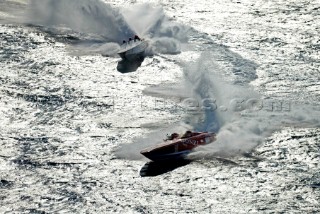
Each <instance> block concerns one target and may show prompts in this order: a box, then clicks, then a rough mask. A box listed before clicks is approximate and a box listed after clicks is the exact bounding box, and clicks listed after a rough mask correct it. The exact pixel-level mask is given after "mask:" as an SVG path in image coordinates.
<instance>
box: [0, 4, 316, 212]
mask: <svg viewBox="0 0 320 214" xmlns="http://www.w3.org/2000/svg"><path fill="white" fill-rule="evenodd" d="M92 2H94V1H92ZM108 2H109V4H110V6H111V7H113V8H121V10H123V8H127V9H128V8H131V7H132V6H134V5H136V4H138V3H147V2H148V1H131V2H128V1H121V0H118V1H115V0H113V1H108ZM155 4H157V5H160V6H161V7H162V8H163V11H164V13H165V14H166V16H167V17H169V20H171V21H172V22H176V23H181V24H183V25H185V26H188V27H190V29H191V30H190V35H189V39H188V42H186V41H181V44H180V43H179V45H180V46H181V53H178V54H177V53H168V52H166V53H164V52H161V51H159V49H157V50H158V52H157V53H154V54H152V55H150V56H147V57H146V58H145V59H144V61H143V62H142V64H141V66H140V67H138V69H137V70H136V72H130V73H121V72H118V71H117V64H118V62H119V61H120V58H118V57H117V56H114V55H110V56H109V54H107V55H104V54H101V53H100V52H99V53H98V52H94V53H93V52H90V54H88V52H86V54H75V53H74V52H73V51H72V50H73V49H76V48H77V46H76V45H74V44H76V43H77V41H82V40H83V41H84V40H85V41H87V38H85V39H84V38H83V37H84V36H83V34H81V32H77V33H75V32H72V33H70V32H69V31H68V32H67V33H66V32H63V33H61V32H60V33H59V34H57V33H55V34H53V33H52V31H49V30H48V29H47V28H45V27H44V26H34V25H26V24H13V23H11V24H10V21H5V20H11V19H10V17H12V16H13V15H12V14H13V13H14V12H16V11H19V10H20V9H21V8H25V7H26V6H25V1H1V0H0V17H1V20H2V21H1V23H2V24H1V25H0V47H1V48H0V67H1V76H0V83H1V84H0V113H1V123H0V129H1V131H0V148H1V149H0V190H1V191H0V213H113V212H115V213H196V212H197V213H319V212H320V204H319V201H320V166H319V161H320V150H319V148H320V135H319V118H320V117H319V116H320V114H319V111H320V109H319V101H320V86H319V82H320V74H319V68H320V54H319V50H320V34H319V32H320V26H319V23H320V3H319V1H313V2H309V1H304V0H299V1H293V0H292V1H278V0H272V1H271V0H270V1H266V2H265V1H249V0H243V1H233V0H227V1H221V0H218V1H214V2H208V1H196V2H195V1H189V0H184V1H180V0H175V1H169V0H168V1H167V0H165V1H157V3H155ZM8 22H9V24H8ZM170 23H171V22H170ZM158 33H159V32H158ZM160 33H162V34H164V32H160ZM95 39H96V38H95ZM161 41H162V40H159V41H158V43H157V44H162V45H163V44H167V43H161ZM174 41H176V40H174ZM77 44H78V43H77ZM98 44H99V43H98ZM168 44H175V45H176V43H174V42H173V43H168ZM157 47H158V46H157ZM168 50H169V49H166V51H168ZM170 50H171V49H170ZM174 50H176V47H175V49H174ZM209 52H210V53H209ZM205 53H208V54H205ZM201 56H202V57H207V58H208V57H209V58H210V59H212V60H214V62H215V64H212V65H209V68H210V69H212V70H215V69H216V66H217V67H219V72H218V73H219V75H221V77H222V79H223V81H226V82H228V83H230V84H231V83H232V84H234V85H236V86H237V87H238V85H241V86H243V85H245V86H248V87H250V88H251V90H253V91H254V92H255V93H258V94H259V96H260V99H263V100H277V102H283V103H285V104H286V105H287V104H288V103H289V104H290V105H289V104H288V106H289V107H288V106H285V107H283V108H280V109H279V106H278V107H277V108H278V109H276V110H275V109H273V108H271V110H270V109H269V110H268V111H266V112H267V113H265V114H263V115H262V113H260V112H259V113H257V115H258V116H259V118H261V119H257V121H258V122H259V123H257V124H258V125H257V126H260V125H261V124H263V125H264V126H266V127H267V128H269V129H268V130H272V133H270V134H266V133H267V132H263V131H261V134H260V132H259V133H255V134H257V135H259V136H261V137H262V139H263V140H262V141H261V140H260V141H257V142H259V143H256V144H254V147H253V149H248V150H245V149H243V150H241V152H234V151H233V152H232V154H229V155H226V154H225V153H223V152H222V153H221V151H219V152H212V151H210V149H208V150H209V152H208V151H206V153H205V154H203V155H197V157H196V158H193V159H192V161H191V160H190V161H186V162H182V163H168V164H164V165H161V164H159V165H158V164H154V163H151V164H150V163H147V162H148V160H146V159H143V158H140V159H139V158H138V159H137V158H136V156H135V153H139V150H138V149H134V147H135V145H137V142H136V141H135V139H137V138H138V139H139V138H141V137H143V136H145V135H146V134H149V133H152V132H155V131H157V130H158V129H160V128H166V127H171V126H174V124H179V123H180V122H181V121H183V122H186V121H189V120H190V117H192V118H193V117H196V116H190V112H189V111H185V109H183V108H175V107H176V105H177V102H178V101H177V99H178V98H177V97H175V96H171V95H172V91H171V93H170V94H168V93H167V97H166V96H161V98H159V96H157V97H154V96H152V95H150V93H145V92H144V90H145V89H149V88H150V87H151V88H152V87H159V85H160V86H161V85H166V84H168V83H170V84H171V85H175V84H178V83H179V82H181V81H182V80H184V78H186V76H187V75H186V74H188V73H187V71H186V69H187V68H188V64H187V63H193V62H197V61H198V62H199V57H200V59H201ZM209 61H210V60H209ZM201 62H205V63H203V64H206V63H207V62H208V59H206V60H204V61H200V64H202V63H201ZM209 64H210V63H209ZM199 72H200V71H199ZM209 83H210V82H209ZM200 85H201V84H200ZM203 85H204V84H203ZM222 85H223V84H222ZM218 86H220V85H218ZM218 86H215V87H218ZM219 90H220V91H221V94H222V95H223V94H228V93H229V92H227V90H228V88H223V87H220V88H219ZM162 95H163V94H162ZM169 95H170V96H169ZM172 97H173V98H172ZM180 98H181V97H180ZM159 103H161V104H159ZM298 106H299V107H301V106H304V107H303V108H302V109H307V110H302V111H299V114H298V113H297V114H296V113H295V111H296V110H297V109H298ZM227 107H228V106H227ZM297 112H298V111H297ZM284 115H286V117H285V116H284ZM262 116H263V117H262ZM252 117H255V115H251V114H250V115H246V116H245V117H244V118H245V119H241V120H239V121H249V120H250V121H251V119H250V118H252ZM279 118H280V119H279ZM282 118H284V119H283V120H282ZM234 120H235V119H234V118H233V119H232V120H229V121H228V122H227V124H225V125H228V123H229V122H230V123H233V122H234ZM272 121H277V123H276V125H274V127H271V128H272V129H271V128H270V127H268V124H269V126H270V124H271V126H272V124H274V123H272ZM239 127H241V126H239ZM221 129H222V130H223V127H221ZM240 129H241V128H240ZM230 130H231V131H230V132H231V133H232V131H234V130H232V129H230ZM246 130H247V129H246V128H245V126H244V127H243V134H244V135H245V134H246ZM240 133H242V132H240ZM218 136H219V135H218ZM241 139H242V138H241ZM241 139H238V138H236V139H235V140H234V141H232V142H228V149H229V147H230V145H231V147H232V148H237V149H238V148H240V149H241V148H242V147H243V146H245V145H247V144H250V142H245V143H244V144H240V140H241ZM244 139H246V138H244ZM149 140H150V141H153V139H152V138H150V139H149ZM156 140H158V139H156ZM238 140H239V141H238ZM151 144H152V142H151ZM237 144H238V145H240V146H237ZM123 145H133V147H130V146H128V147H123V148H124V149H126V148H127V150H131V151H122V152H125V153H126V152H127V153H129V154H130V155H132V157H131V156H130V155H129V156H126V158H119V156H118V155H116V153H115V150H117V148H119V146H120V147H121V146H123ZM250 145H251V144H250ZM130 148H131V149H130ZM210 148H211V147H210ZM222 148H224V147H222ZM226 149H227V147H226ZM227 153H228V152H227ZM200 154H201V152H200ZM148 173H149V174H148ZM148 175H149V176H148Z"/></svg>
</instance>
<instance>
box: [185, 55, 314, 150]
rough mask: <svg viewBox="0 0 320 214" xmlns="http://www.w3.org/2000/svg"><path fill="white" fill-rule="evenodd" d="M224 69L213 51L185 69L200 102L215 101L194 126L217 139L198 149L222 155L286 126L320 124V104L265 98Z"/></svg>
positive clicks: (251, 145)
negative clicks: (228, 75)
mask: <svg viewBox="0 0 320 214" xmlns="http://www.w3.org/2000/svg"><path fill="white" fill-rule="evenodd" d="M223 73H224V70H223V68H219V64H218V63H216V62H215V61H214V58H213V57H212V54H211V53H210V52H204V53H202V54H201V56H200V58H199V60H198V61H197V62H196V63H191V65H190V64H188V66H185V69H184V74H185V83H184V85H185V87H186V88H192V90H193V94H192V96H193V97H194V98H195V99H197V100H198V102H199V103H201V101H202V100H204V99H207V100H208V99H209V100H211V104H213V105H212V106H211V108H208V106H206V107H207V108H204V109H203V120H202V121H200V122H199V120H196V121H197V122H195V123H194V124H193V127H194V129H195V130H199V131H215V132H216V133H217V141H216V142H215V143H213V144H210V145H208V146H206V147H200V148H199V149H197V150H198V151H206V152H207V153H211V154H216V155H220V156H221V155H235V154H239V153H245V152H249V151H251V150H252V149H254V148H255V147H256V146H257V145H259V144H260V143H262V142H263V141H264V139H265V138H267V137H269V136H271V134H272V133H273V132H275V131H278V130H281V129H282V128H283V127H284V126H295V127H297V126H299V127H308V128H309V127H319V126H320V121H319V119H315V118H319V115H320V111H319V110H320V109H319V108H318V107H316V106H311V105H306V104H303V103H295V102H293V101H286V100H280V101H279V100H272V99H270V98H268V99H267V98H264V97H263V96H262V95H260V94H258V93H257V92H256V91H254V89H253V88H252V87H251V86H250V85H246V84H236V83H234V82H232V81H228V80H226V78H223V77H222V74H223ZM209 107H210V106H209ZM199 154H201V153H199Z"/></svg>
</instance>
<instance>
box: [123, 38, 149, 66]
mask: <svg viewBox="0 0 320 214" xmlns="http://www.w3.org/2000/svg"><path fill="white" fill-rule="evenodd" d="M147 47H148V43H147V42H146V41H140V40H139V41H133V42H130V43H126V44H123V45H121V48H120V51H119V52H118V55H119V56H120V57H121V58H122V59H125V60H129V61H136V60H141V59H142V58H143V57H144V55H145V50H146V48H147Z"/></svg>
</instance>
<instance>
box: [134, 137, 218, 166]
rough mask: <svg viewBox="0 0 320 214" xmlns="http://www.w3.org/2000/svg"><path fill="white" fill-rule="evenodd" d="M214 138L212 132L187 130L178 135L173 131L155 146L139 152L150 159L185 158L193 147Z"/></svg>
mask: <svg viewBox="0 0 320 214" xmlns="http://www.w3.org/2000/svg"><path fill="white" fill-rule="evenodd" d="M215 140H216V134H215V133H213V132H191V131H187V132H186V133H185V134H183V135H182V136H180V135H179V134H177V133H173V134H171V135H170V136H168V137H167V139H165V140H164V141H163V143H161V144H158V145H156V146H153V147H150V148H146V149H144V150H142V151H141V152H140V153H141V154H142V155H144V156H145V157H147V158H148V159H150V160H152V161H167V160H172V159H183V158H185V157H186V156H187V155H188V154H189V153H190V152H191V151H192V150H193V149H194V148H196V147H197V146H200V145H206V144H209V143H212V142H214V141H215Z"/></svg>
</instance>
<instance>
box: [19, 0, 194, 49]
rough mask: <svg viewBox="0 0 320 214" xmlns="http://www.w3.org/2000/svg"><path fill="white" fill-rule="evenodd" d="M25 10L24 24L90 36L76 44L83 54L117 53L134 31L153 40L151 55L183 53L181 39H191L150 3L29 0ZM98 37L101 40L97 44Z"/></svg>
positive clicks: (161, 10) (184, 40) (97, 0)
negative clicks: (120, 4) (121, 4)
mask: <svg viewBox="0 0 320 214" xmlns="http://www.w3.org/2000/svg"><path fill="white" fill-rule="evenodd" d="M26 11H27V12H26V14H25V15H24V17H23V18H22V19H23V21H22V22H24V23H25V22H26V23H29V24H34V25H40V26H43V27H44V28H51V30H52V29H54V30H55V31H59V33H61V32H63V31H66V29H69V30H72V31H75V32H78V33H80V34H86V35H87V36H88V35H89V37H90V36H91V37H92V40H91V41H90V42H88V41H87V42H86V43H84V44H77V45H75V46H74V47H75V48H76V49H81V50H82V52H83V53H84V54H86V53H87V54H91V53H101V54H108V55H112V54H115V53H116V52H117V50H118V49H119V45H118V44H120V43H122V41H123V40H128V38H130V37H133V36H134V35H135V34H138V35H140V37H143V38H145V39H147V40H149V41H150V48H149V49H148V54H154V53H169V54H176V53H180V42H186V41H187V40H188V32H189V30H190V28H189V27H187V26H184V25H182V24H179V23H176V22H173V21H171V20H170V19H169V18H168V17H167V16H166V15H165V13H164V11H163V9H162V7H159V6H152V5H150V4H140V5H134V6H133V7H131V8H114V7H112V6H111V5H109V4H107V3H104V2H102V1H100V0H69V1H65V0H30V3H29V4H28V8H27V10H26ZM96 38H99V39H100V41H99V42H98V43H97V41H95V40H96ZM94 39H95V40H94ZM104 43H105V44H104Z"/></svg>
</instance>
